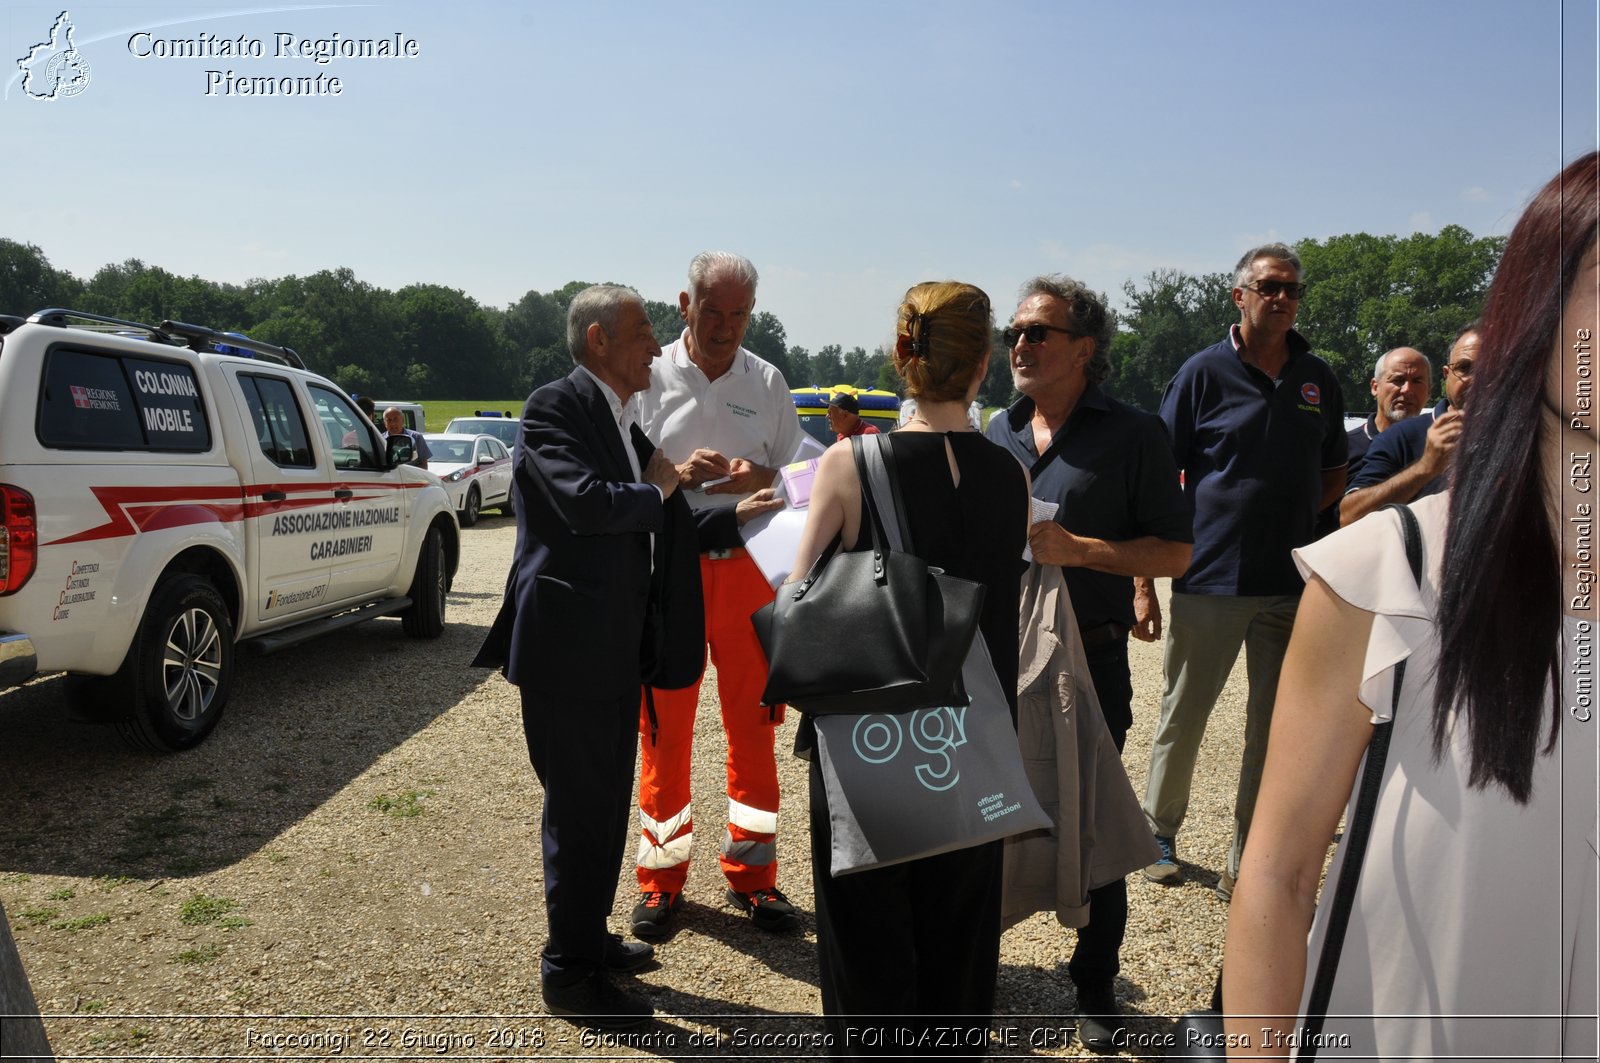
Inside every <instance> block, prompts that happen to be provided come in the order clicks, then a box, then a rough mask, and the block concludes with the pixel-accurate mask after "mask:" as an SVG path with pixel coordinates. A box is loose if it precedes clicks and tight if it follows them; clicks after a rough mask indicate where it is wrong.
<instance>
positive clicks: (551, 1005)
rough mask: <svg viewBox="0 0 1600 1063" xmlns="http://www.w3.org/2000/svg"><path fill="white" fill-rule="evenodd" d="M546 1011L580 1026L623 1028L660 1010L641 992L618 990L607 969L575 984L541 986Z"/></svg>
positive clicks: (609, 1028)
mask: <svg viewBox="0 0 1600 1063" xmlns="http://www.w3.org/2000/svg"><path fill="white" fill-rule="evenodd" d="M540 989H541V991H542V992H543V994H544V1006H545V1010H546V1011H548V1012H549V1013H550V1014H551V1015H559V1016H561V1017H562V1018H564V1019H567V1020H568V1021H569V1022H571V1023H573V1024H574V1025H577V1026H587V1027H590V1028H591V1029H596V1030H621V1029H626V1028H627V1027H629V1026H637V1025H639V1024H640V1023H641V1022H644V1021H645V1020H647V1019H649V1018H650V1016H652V1015H654V1014H655V1013H656V1009H655V1007H654V1006H653V1005H652V1004H651V1003H650V1001H648V1000H647V999H645V998H644V997H643V996H641V995H640V994H638V993H629V992H627V991H626V990H622V989H618V988H617V987H616V986H615V985H613V984H612V982H611V979H610V978H608V977H606V975H605V973H604V972H603V971H596V972H595V973H594V974H592V975H590V976H589V977H587V978H585V979H583V980H581V981H578V982H574V983H573V984H571V985H554V984H551V983H549V982H546V983H544V984H543V985H542V986H541V987H540Z"/></svg>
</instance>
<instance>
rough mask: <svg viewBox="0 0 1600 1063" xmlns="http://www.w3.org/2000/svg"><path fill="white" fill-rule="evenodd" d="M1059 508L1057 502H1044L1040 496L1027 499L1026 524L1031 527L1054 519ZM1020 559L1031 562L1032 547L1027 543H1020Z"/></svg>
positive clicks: (1059, 505)
mask: <svg viewBox="0 0 1600 1063" xmlns="http://www.w3.org/2000/svg"><path fill="white" fill-rule="evenodd" d="M1060 508H1061V503H1059V502H1046V501H1045V500H1044V499H1042V498H1030V499H1028V526H1029V527H1032V526H1033V525H1035V524H1038V523H1039V522H1040V521H1042V520H1055V519H1056V511H1057V510H1059V509H1060ZM1022 560H1024V561H1026V562H1027V563H1028V564H1030V565H1031V564H1033V547H1032V546H1030V545H1028V544H1027V543H1024V544H1023V545H1022Z"/></svg>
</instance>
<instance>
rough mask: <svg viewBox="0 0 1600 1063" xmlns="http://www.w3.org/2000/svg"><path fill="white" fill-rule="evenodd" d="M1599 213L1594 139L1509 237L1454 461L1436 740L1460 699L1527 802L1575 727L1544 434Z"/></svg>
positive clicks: (1467, 718)
mask: <svg viewBox="0 0 1600 1063" xmlns="http://www.w3.org/2000/svg"><path fill="white" fill-rule="evenodd" d="M1597 220H1600V152H1591V153H1590V154H1588V155H1585V156H1584V157H1583V158H1581V159H1578V160H1576V161H1574V162H1573V163H1571V164H1570V165H1568V166H1567V168H1566V169H1564V170H1562V171H1561V172H1560V173H1559V174H1557V175H1556V177H1555V179H1554V180H1552V181H1551V182H1550V183H1549V184H1547V185H1545V187H1544V188H1543V189H1542V190H1541V191H1540V192H1539V194H1538V195H1537V196H1535V197H1534V199H1533V202H1532V203H1530V204H1529V205H1528V209H1527V210H1526V211H1524V212H1523V214H1522V218H1521V219H1520V220H1519V221H1518V222H1517V225H1516V228H1514V229H1513V230H1512V231H1511V237H1510V239H1509V240H1508V241H1507V242H1506V249H1505V253H1504V254H1503V255H1502V256H1501V258H1500V266H1499V269H1498V270H1497V271H1496V273H1495V278H1494V284H1493V286H1492V287H1491V288H1490V289H1489V297H1488V300H1487V302H1486V303H1485V305H1484V308H1483V318H1482V324H1481V326H1480V328H1479V332H1478V340H1479V344H1480V346H1479V351H1478V357H1477V360H1476V362H1475V364H1474V366H1473V382H1472V392H1471V394H1470V396H1469V397H1468V399H1467V416H1466V421H1465V426H1464V428H1463V431H1462V435H1461V442H1460V444H1459V445H1458V446H1457V448H1456V454H1455V458H1454V460H1453V461H1452V465H1453V467H1454V468H1453V470H1452V480H1451V497H1450V524H1449V532H1448V533H1447V535H1446V536H1445V556H1444V571H1443V575H1442V577H1441V590H1440V595H1439V643H1440V646H1439V671H1438V681H1437V684H1436V686H1435V693H1434V704H1433V750H1434V755H1435V756H1441V755H1443V751H1444V747H1445V743H1446V740H1447V736H1448V731H1449V728H1450V724H1451V718H1452V716H1453V715H1455V713H1456V712H1457V711H1459V713H1460V721H1461V722H1463V723H1465V725H1466V727H1467V739H1468V743H1469V747H1470V749H1471V766H1470V774H1469V775H1468V782H1469V784H1470V785H1472V786H1475V787H1479V788H1483V787H1487V786H1491V785H1499V786H1503V787H1505V789H1506V791H1507V792H1508V793H1509V794H1510V795H1511V796H1512V798H1514V799H1515V800H1516V801H1517V802H1518V803H1526V802H1527V800H1528V796H1529V794H1530V792H1531V791H1532V788H1533V783H1532V779H1533V764H1534V760H1535V759H1536V757H1537V756H1538V755H1539V754H1540V752H1541V750H1540V738H1541V736H1542V735H1543V734H1544V733H1545V732H1546V728H1545V726H1544V721H1543V718H1544V716H1545V715H1546V711H1547V709H1548V714H1549V728H1548V735H1549V737H1548V740H1547V741H1546V742H1545V743H1544V747H1543V752H1545V753H1548V752H1550V751H1551V750H1552V749H1553V748H1554V747H1555V742H1556V736H1557V735H1558V733H1559V731H1560V727H1561V674H1560V673H1561V653H1560V644H1561V634H1560V633H1561V614H1562V605H1563V602H1562V569H1561V553H1560V548H1559V543H1558V540H1557V535H1558V529H1557V528H1556V527H1555V526H1553V525H1552V522H1551V518H1550V513H1551V509H1552V508H1553V503H1554V502H1555V501H1556V500H1552V499H1549V498H1547V497H1546V487H1545V480H1546V477H1545V476H1544V474H1543V471H1542V469H1541V464H1540V456H1541V453H1542V451H1541V446H1540V443H1541V436H1542V435H1543V434H1544V432H1545V431H1546V428H1545V426H1544V421H1545V418H1546V416H1547V415H1546V413H1545V410H1546V406H1545V391H1546V383H1545V381H1546V379H1547V374H1548V372H1549V370H1550V359H1551V357H1552V351H1553V350H1555V349H1556V348H1558V347H1559V348H1562V349H1564V345H1563V344H1560V343H1558V333H1559V331H1560V328H1561V315H1562V310H1563V309H1564V308H1565V306H1566V303H1567V297H1568V295H1569V294H1570V293H1571V291H1572V284H1573V278H1574V277H1575V276H1576V275H1577V271H1578V265H1579V263H1580V262H1581V261H1582V259H1583V256H1584V254H1585V253H1586V252H1587V251H1588V249H1589V245H1590V244H1592V243H1593V242H1594V239H1595V226H1596V222H1597ZM1558 414H1559V411H1558ZM1562 416H1564V415H1562Z"/></svg>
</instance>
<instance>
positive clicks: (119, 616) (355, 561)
mask: <svg viewBox="0 0 1600 1063" xmlns="http://www.w3.org/2000/svg"><path fill="white" fill-rule="evenodd" d="M0 425H4V426H5V430H4V431H3V432H0V689H5V688H8V687H12V686H15V685H17V684H18V683H21V682H24V681H26V680H27V679H29V678H31V677H32V676H34V675H36V674H39V673H44V672H61V671H65V672H71V673H76V674H77V675H79V676H83V677H103V678H89V679H79V680H76V681H75V682H74V683H73V685H72V686H71V687H70V689H71V692H72V694H73V697H74V699H75V700H79V701H80V702H83V703H85V704H86V706H87V707H89V708H91V709H93V710H94V712H95V714H96V715H100V716H109V717H110V718H111V719H112V720H113V721H114V722H115V723H116V725H117V727H118V730H119V731H120V733H121V734H122V735H123V737H124V738H126V739H127V740H128V741H129V742H131V743H132V744H134V745H136V746H140V747H143V748H148V749H151V750H155V751H158V752H163V751H169V750H180V749H186V748H188V747H190V746H193V745H195V744H196V743H198V742H199V741H201V740H202V739H203V738H205V736H206V735H207V734H209V733H210V731H211V730H212V728H214V727H215V726H216V724H217V720H218V718H219V717H220V716H221V714H222V710H223V707H224V706H225V705H226V704H227V701H228V692H229V687H230V685H231V683H232V681H233V671H234V668H233V662H234V654H235V651H236V649H239V650H255V651H259V652H270V651H272V650H277V649H282V648H284V647H286V646H291V645H294V644H296V643H299V642H301V641H304V640H305V639H308V638H311V637H313V636H315V635H319V634H323V633H325V632H328V631H330V630H334V629H338V628H341V627H345V626H347V625H349V624H352V623H356V622H359V621H361V620H366V619H369V618H371V617H377V616H389V615H399V616H400V618H401V621H402V625H403V628H404V631H405V633H406V634H407V635H411V636H416V637H422V638H436V637H437V636H438V635H439V634H440V633H441V632H442V631H443V630H444V615H445V595H446V593H447V592H448V590H449V588H450V582H451V580H452V579H453V577H454V575H455V570H456V564H457V561H458V559H459V556H460V532H459V530H458V527H457V524H456V516H455V511H454V508H453V507H452V506H451V504H450V499H449V496H448V495H447V494H446V493H445V491H444V488H443V487H441V486H440V484H439V481H438V478H437V477H435V476H432V475H431V474H429V473H427V472H424V471H422V470H420V469H417V468H414V467H412V466H409V465H407V464H405V463H406V461H407V460H408V459H409V458H410V450H411V443H410V441H409V439H401V438H396V439H393V440H389V441H388V442H387V443H385V440H384V437H383V436H382V434H381V433H380V432H378V431H377V430H376V429H375V428H374V427H373V426H372V425H371V424H370V423H369V422H368V421H367V420H366V419H365V418H364V417H363V416H362V415H361V413H360V412H359V410H358V409H357V407H356V406H355V404H354V403H352V402H351V401H350V399H349V398H348V397H347V396H346V395H345V394H344V393H343V392H341V391H340V390H339V389H338V388H337V387H336V386H335V385H333V384H332V383H330V382H329V381H327V380H325V379H324V378H322V377H320V376H317V375H316V374H315V373H311V372H308V371H306V370H305V368H304V367H303V365H302V363H301V362H300V359H299V357H298V356H297V355H295V353H294V352H293V351H291V350H289V349H287V348H282V347H274V346H272V345H270V344H265V343H259V342H256V341H253V340H249V339H247V338H244V337H239V336H237V335H235V334H225V333H219V332H215V331H212V330H210V329H206V328H200V327H197V326H193V325H186V324H183V323H181V322H172V321H167V322H163V323H161V324H160V325H157V326H153V327H152V326H146V325H141V324H138V323H135V322H125V321H115V320H111V319H107V318H100V317H96V316H94V315H89V314H81V313H76V312H73V311H65V310H41V311H39V312H38V313H36V314H34V315H32V316H31V317H29V318H28V319H26V320H22V319H20V318H15V317H0Z"/></svg>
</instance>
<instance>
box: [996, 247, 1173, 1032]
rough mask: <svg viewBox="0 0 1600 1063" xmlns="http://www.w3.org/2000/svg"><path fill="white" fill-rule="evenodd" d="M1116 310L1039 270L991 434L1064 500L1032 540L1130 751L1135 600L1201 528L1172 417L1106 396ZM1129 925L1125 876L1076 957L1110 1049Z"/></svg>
mask: <svg viewBox="0 0 1600 1063" xmlns="http://www.w3.org/2000/svg"><path fill="white" fill-rule="evenodd" d="M1111 332H1112V321H1111V315H1110V314H1109V313H1108V312H1107V311H1106V305H1105V302H1104V300H1102V299H1101V297H1100V296H1099V295H1098V294H1096V293H1095V292H1093V291H1091V290H1090V289H1088V288H1086V287H1085V286H1084V285H1083V284H1081V283H1079V282H1078V281H1075V280H1073V279H1072V278H1070V277H1061V276H1054V277H1035V278H1034V279H1033V280H1031V281H1029V282H1028V283H1026V284H1024V285H1023V286H1022V302H1021V303H1020V304H1019V305H1018V306H1017V310H1016V313H1014V314H1013V315H1012V316H1011V327H1010V328H1008V329H1006V330H1005V332H1004V333H1003V334H1002V335H1003V337H1004V339H1005V342H1006V347H1007V349H1008V350H1009V351H1010V357H1011V380H1012V383H1014V384H1015V385H1016V388H1017V390H1018V391H1020V392H1022V395H1023V397H1022V398H1021V399H1018V400H1017V402H1016V403H1015V404H1013V405H1012V407H1011V408H1010V409H1008V410H1006V411H1005V412H1004V413H1001V414H996V415H995V416H994V417H992V418H990V420H989V431H988V435H989V438H990V439H991V440H993V441H994V442H996V443H999V444H1000V445H1001V446H1003V447H1005V448H1006V449H1007V450H1009V451H1010V452H1011V453H1012V455H1013V456H1014V457H1016V459H1017V460H1018V461H1020V462H1022V463H1023V464H1024V465H1026V466H1028V468H1029V472H1030V474H1031V475H1032V477H1033V496H1034V497H1035V498H1038V499H1041V500H1044V501H1047V502H1055V503H1057V508H1056V512H1055V518H1054V519H1053V520H1044V521H1040V522H1038V523H1037V524H1034V525H1033V527H1032V528H1031V529H1030V530H1029V532H1028V544H1029V547H1030V548H1031V549H1032V550H1033V556H1034V559H1035V560H1036V561H1038V562H1039V563H1040V564H1041V565H1060V566H1061V571H1062V575H1063V576H1064V577H1065V579H1066V582H1067V589H1068V591H1069V592H1070V594H1071V595H1072V608H1073V612H1074V613H1075V614H1076V615H1077V620H1078V630H1079V632H1080V633H1081V634H1082V636H1083V647H1084V656H1085V659H1086V660H1087V662H1088V665H1089V677H1090V679H1091V681H1093V683H1094V691H1095V694H1096V696H1098V698H1099V699H1100V711H1101V712H1102V713H1103V714H1104V715H1105V720H1106V726H1107V728H1108V729H1109V730H1110V732H1111V738H1112V740H1113V741H1115V742H1116V744H1117V751H1118V752H1119V753H1120V752H1121V751H1122V743H1123V740H1124V739H1125V738H1126V737H1127V734H1128V728H1129V727H1130V726H1131V725H1132V723H1133V711H1132V702H1133V683H1132V680H1131V678H1130V676H1129V673H1128V634H1129V633H1130V632H1132V634H1133V635H1134V637H1135V638H1138V639H1141V640H1143V641H1145V642H1153V641H1155V640H1156V639H1158V638H1160V637H1161V607H1160V606H1159V605H1158V604H1157V603H1156V599H1155V595H1154V594H1153V593H1149V592H1148V591H1149V589H1148V588H1147V593H1145V594H1144V595H1142V596H1141V597H1140V598H1139V599H1138V600H1135V598H1134V593H1133V579H1132V577H1134V576H1181V575H1182V574H1183V571H1184V569H1185V568H1187V567H1188V564H1189V544H1190V542H1191V541H1192V540H1193V538H1194V536H1193V534H1192V533H1191V530H1190V525H1189V507H1188V505H1187V504H1186V503H1185V502H1184V500H1183V490H1182V488H1181V487H1179V485H1178V466H1177V464H1176V463H1175V462H1174V461H1173V460H1172V447H1171V445H1170V444H1168V442H1167V432H1166V428H1165V427H1164V426H1163V425H1162V424H1161V419H1160V418H1158V417H1156V416H1154V415H1153V414H1148V413H1145V412H1143V411H1142V410H1136V409H1134V408H1133V407H1132V406H1129V405H1126V404H1125V403H1121V402H1118V401H1117V400H1116V399H1113V398H1111V397H1110V396H1108V395H1106V394H1105V393H1104V392H1102V391H1101V390H1100V382H1101V381H1102V380H1104V379H1105V378H1106V376H1107V374H1109V373H1110V371H1111V358H1110V349H1111ZM1127 924H1128V886H1127V883H1126V881H1124V880H1123V879H1120V878H1119V879H1117V880H1116V881H1115V882H1110V883H1107V884H1106V885H1104V886H1101V887H1099V888H1098V889H1093V890H1090V891H1089V922H1088V924H1087V925H1086V926H1083V927H1080V928H1079V929H1078V943H1077V946H1076V948H1075V949H1074V951H1073V954H1072V960H1071V962H1070V963H1068V965H1067V972H1068V974H1069V975H1070V976H1071V977H1072V981H1073V983H1074V984H1075V985H1076V986H1077V990H1078V1015H1079V1018H1078V1039H1079V1040H1080V1041H1082V1042H1083V1043H1084V1045H1085V1046H1087V1047H1089V1048H1095V1049H1104V1050H1107V1051H1110V1050H1113V1049H1114V1047H1115V1043H1116V1041H1117V1030H1118V1029H1119V1028H1120V1027H1121V1021H1120V1019H1119V1018H1118V1016H1119V1015H1120V1009H1119V1008H1118V1006H1117V1002H1116V994H1115V992H1114V988H1113V985H1114V982H1115V979H1116V976H1117V973H1118V971H1119V970H1120V969H1121V962H1120V959H1119V956H1118V953H1119V952H1120V951H1121V948H1122V938H1123V934H1124V931H1125V930H1126V929H1127Z"/></svg>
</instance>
